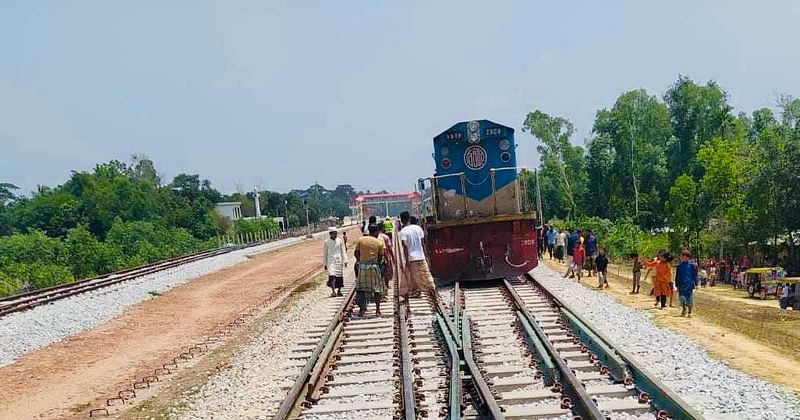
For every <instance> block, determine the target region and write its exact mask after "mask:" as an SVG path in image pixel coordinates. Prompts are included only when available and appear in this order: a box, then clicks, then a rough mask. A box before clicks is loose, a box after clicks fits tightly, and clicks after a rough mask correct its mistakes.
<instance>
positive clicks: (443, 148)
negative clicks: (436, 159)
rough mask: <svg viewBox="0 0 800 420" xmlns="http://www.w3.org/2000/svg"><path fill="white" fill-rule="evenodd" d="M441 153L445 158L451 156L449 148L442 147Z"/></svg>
mask: <svg viewBox="0 0 800 420" xmlns="http://www.w3.org/2000/svg"><path fill="white" fill-rule="evenodd" d="M440 152H442V156H443V157H448V156H450V149H448V148H447V146H444V147H442V149H441V150H440Z"/></svg>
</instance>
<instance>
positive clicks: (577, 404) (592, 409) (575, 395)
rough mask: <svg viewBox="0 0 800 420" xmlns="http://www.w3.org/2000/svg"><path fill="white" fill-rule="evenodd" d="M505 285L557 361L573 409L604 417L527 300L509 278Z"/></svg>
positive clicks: (551, 356) (584, 413)
mask: <svg viewBox="0 0 800 420" xmlns="http://www.w3.org/2000/svg"><path fill="white" fill-rule="evenodd" d="M503 285H504V286H505V288H506V291H507V292H508V294H509V296H511V300H512V302H513V303H514V305H515V306H516V308H517V310H518V311H520V312H521V313H522V315H523V316H524V317H525V319H526V320H527V321H528V322H529V323H530V326H531V327H532V328H533V330H534V331H535V333H536V335H537V336H538V337H539V340H541V342H542V344H543V345H544V348H545V350H546V351H547V354H548V355H549V357H550V358H551V359H552V361H553V362H555V366H556V369H557V370H558V374H559V378H560V379H561V381H560V382H561V385H562V390H563V392H564V394H566V395H567V396H568V397H569V398H570V400H571V401H572V407H571V408H572V410H573V412H574V413H575V414H577V415H579V416H581V418H583V419H603V418H605V415H604V414H603V413H602V412H601V411H600V409H599V408H598V407H597V404H596V403H595V402H594V400H593V399H592V397H591V396H590V395H589V393H588V392H586V389H585V388H584V387H583V384H581V382H580V381H579V380H578V378H577V377H576V376H575V373H574V372H573V371H572V369H570V368H569V366H567V363H566V362H565V361H564V360H563V359H562V358H561V357H560V356H559V354H558V351H557V350H556V349H555V347H553V343H551V342H550V340H548V338H547V335H546V334H545V332H544V330H542V328H541V327H540V326H539V323H538V322H537V321H536V319H535V318H534V317H533V315H532V314H531V312H530V310H529V309H528V307H527V305H525V302H523V301H522V298H521V297H520V296H519V294H518V293H517V291H516V290H515V289H514V286H513V285H512V284H511V283H509V282H508V279H503Z"/></svg>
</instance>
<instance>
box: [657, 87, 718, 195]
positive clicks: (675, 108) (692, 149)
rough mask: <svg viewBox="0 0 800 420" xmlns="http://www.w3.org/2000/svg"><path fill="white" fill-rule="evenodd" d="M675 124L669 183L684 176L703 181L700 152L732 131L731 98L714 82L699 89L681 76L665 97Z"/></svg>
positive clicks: (673, 127) (671, 147)
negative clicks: (701, 177)
mask: <svg viewBox="0 0 800 420" xmlns="http://www.w3.org/2000/svg"><path fill="white" fill-rule="evenodd" d="M664 101H665V102H666V103H667V106H668V107H669V114H670V120H671V121H672V134H673V136H674V137H675V140H674V141H673V142H672V143H671V144H670V146H669V149H668V151H667V154H668V156H670V161H669V183H670V184H671V183H672V182H674V180H675V179H676V178H677V177H678V176H680V175H681V174H683V173H688V174H690V175H691V176H692V177H693V178H694V179H695V180H697V179H700V176H701V173H700V170H701V168H700V167H699V165H698V164H697V159H696V156H697V150H698V149H699V148H700V147H701V146H702V145H703V144H705V143H706V142H707V141H709V140H711V139H712V138H714V137H725V138H727V137H728V136H727V135H726V133H727V130H728V129H729V128H730V127H731V125H730V124H731V121H732V119H733V116H732V115H731V113H730V112H731V109H732V107H731V106H730V105H729V104H728V95H727V93H725V91H724V90H722V88H721V87H720V86H719V85H717V83H716V82H714V81H709V82H708V83H706V84H705V85H698V84H697V83H695V82H694V81H693V80H692V79H690V78H689V77H687V76H679V77H678V80H677V81H676V82H675V84H673V85H672V86H671V87H670V88H669V90H667V93H666V94H665V95H664Z"/></svg>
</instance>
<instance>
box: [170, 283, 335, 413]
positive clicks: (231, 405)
mask: <svg viewBox="0 0 800 420" xmlns="http://www.w3.org/2000/svg"><path fill="white" fill-rule="evenodd" d="M329 294H330V289H328V287H327V286H325V285H324V284H322V285H320V286H319V287H317V288H315V289H314V290H312V291H309V292H307V293H304V294H303V295H302V296H301V297H300V298H298V299H297V300H295V301H294V302H293V304H292V305H291V307H290V308H289V309H288V310H287V311H286V312H284V313H283V314H282V316H280V317H277V318H276V319H274V320H272V321H270V322H269V323H267V324H266V325H264V329H263V331H262V332H261V333H260V334H259V335H258V336H257V337H256V338H254V340H253V341H251V342H250V343H248V344H247V345H245V346H242V347H240V348H239V349H238V350H237V351H236V354H234V356H233V358H232V359H231V362H230V364H231V368H230V369H228V370H225V371H223V372H221V373H219V374H216V375H214V376H212V377H210V378H209V381H208V382H207V383H206V384H205V385H204V386H203V387H202V388H201V389H200V390H199V392H197V393H196V394H191V395H186V397H185V398H184V401H183V402H182V404H181V405H182V406H185V407H186V409H185V410H181V411H179V410H177V409H173V411H172V413H171V417H172V418H182V419H187V420H189V419H191V420H196V419H267V418H271V417H272V416H271V414H273V413H275V412H276V411H277V408H278V406H279V405H280V403H281V402H282V401H283V399H284V398H285V397H286V392H287V390H286V389H282V388H281V384H284V383H291V382H293V381H294V379H295V377H296V375H297V374H298V373H299V370H300V369H301V368H302V366H299V367H294V368H289V367H287V365H286V362H287V360H288V356H289V354H290V350H291V349H292V345H293V344H294V343H296V342H297V341H298V340H299V339H300V338H302V336H303V335H305V330H306V328H308V327H310V326H312V325H315V324H318V323H320V322H323V321H328V320H330V318H331V312H330V311H329V310H328V307H327V304H326V302H327V301H328V299H329Z"/></svg>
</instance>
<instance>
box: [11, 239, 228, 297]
mask: <svg viewBox="0 0 800 420" xmlns="http://www.w3.org/2000/svg"><path fill="white" fill-rule="evenodd" d="M217 251H220V249H213V250H207V251H200V252H197V253H194V254H189V255H182V256H179V257H172V258H168V259H166V260H162V261H156V262H152V263H149V264H144V265H139V266H136V267H130V268H125V269H122V270H118V271H113V272H111V273H106V274H101V275H99V276H95V277H89V278H86V279H81V280H77V281H74V282H72V283H64V284H57V285H55V286H48V287H42V288H40V289H33V290H29V291H27V292H22V293H16V294H13V295H8V296H3V297H0V303H2V302H9V301H15V300H18V299H23V298H26V297H29V296H34V295H41V294H42V293H44V292H50V291H53V290H59V289H64V288H69V287H72V286H75V285H77V284H81V283H88V282H92V281H98V280H103V279H106V278H108V277H111V276H118V275H124V274H128V273H131V272H134V271H138V270H144V269H148V268H152V267H155V266H158V265H162V264H166V263H170V262H172V261H176V260H181V259H185V258H190V257H195V256H201V255H206V254H210V253H213V252H217ZM225 252H228V250H227V249H225Z"/></svg>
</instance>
